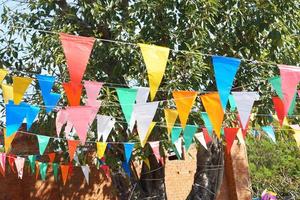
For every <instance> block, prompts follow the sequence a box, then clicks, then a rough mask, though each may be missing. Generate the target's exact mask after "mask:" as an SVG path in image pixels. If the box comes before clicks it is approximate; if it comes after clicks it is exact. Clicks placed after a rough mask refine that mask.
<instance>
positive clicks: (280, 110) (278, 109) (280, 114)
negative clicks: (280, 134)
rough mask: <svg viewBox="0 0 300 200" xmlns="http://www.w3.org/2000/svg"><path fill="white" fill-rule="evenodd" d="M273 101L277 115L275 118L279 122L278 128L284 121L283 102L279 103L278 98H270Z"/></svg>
mask: <svg viewBox="0 0 300 200" xmlns="http://www.w3.org/2000/svg"><path fill="white" fill-rule="evenodd" d="M272 100H273V104H274V109H275V111H276V113H277V117H278V120H279V124H280V126H282V124H283V120H284V118H285V117H284V113H285V112H284V105H283V102H282V101H281V99H280V98H279V97H272Z"/></svg>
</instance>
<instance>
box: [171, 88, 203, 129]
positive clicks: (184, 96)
mask: <svg viewBox="0 0 300 200" xmlns="http://www.w3.org/2000/svg"><path fill="white" fill-rule="evenodd" d="M173 97H174V101H175V104H176V108H177V111H178V115H179V119H180V123H181V127H182V128H183V129H184V128H185V125H186V122H187V120H188V117H189V114H190V111H191V109H192V107H193V105H194V102H195V99H196V97H197V92H195V91H174V92H173Z"/></svg>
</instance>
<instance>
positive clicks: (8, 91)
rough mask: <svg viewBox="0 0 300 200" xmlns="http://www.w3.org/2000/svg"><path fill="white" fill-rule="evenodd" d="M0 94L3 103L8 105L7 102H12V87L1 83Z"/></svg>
mask: <svg viewBox="0 0 300 200" xmlns="http://www.w3.org/2000/svg"><path fill="white" fill-rule="evenodd" d="M2 94H3V99H4V103H8V101H9V100H13V98H14V92H13V87H12V86H11V85H6V84H3V83H2Z"/></svg>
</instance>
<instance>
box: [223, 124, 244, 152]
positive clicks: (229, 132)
mask: <svg viewBox="0 0 300 200" xmlns="http://www.w3.org/2000/svg"><path fill="white" fill-rule="evenodd" d="M239 129H240V128H224V134H225V140H226V150H227V153H228V154H230V150H231V146H232V144H233V141H234V139H235V137H236V135H237V133H238V130H239Z"/></svg>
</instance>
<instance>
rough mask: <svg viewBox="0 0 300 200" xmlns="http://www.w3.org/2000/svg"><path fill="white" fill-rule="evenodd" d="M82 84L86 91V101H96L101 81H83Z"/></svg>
mask: <svg viewBox="0 0 300 200" xmlns="http://www.w3.org/2000/svg"><path fill="white" fill-rule="evenodd" d="M83 85H84V88H85V91H86V96H87V99H88V102H91V101H96V100H97V98H98V95H99V93H100V90H101V88H102V86H103V83H101V82H97V81H84V82H83Z"/></svg>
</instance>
